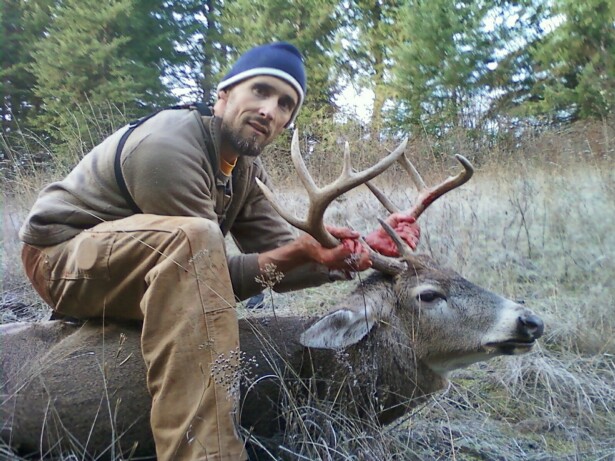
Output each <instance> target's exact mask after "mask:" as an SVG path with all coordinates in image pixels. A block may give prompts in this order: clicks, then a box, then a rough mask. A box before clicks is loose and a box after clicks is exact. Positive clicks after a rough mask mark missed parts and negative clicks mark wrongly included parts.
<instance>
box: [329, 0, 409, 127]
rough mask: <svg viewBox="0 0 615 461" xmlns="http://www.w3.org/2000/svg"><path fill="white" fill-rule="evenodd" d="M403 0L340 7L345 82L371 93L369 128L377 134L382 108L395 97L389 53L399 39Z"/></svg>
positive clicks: (362, 0) (365, 0)
mask: <svg viewBox="0 0 615 461" xmlns="http://www.w3.org/2000/svg"><path fill="white" fill-rule="evenodd" d="M401 5H402V0H352V1H350V2H349V3H348V4H343V5H342V7H343V8H344V10H345V11H344V13H343V14H342V17H344V18H345V19H346V22H347V25H346V27H345V28H344V29H343V30H342V31H340V32H341V33H340V40H341V42H342V48H343V53H342V55H341V56H340V58H339V59H340V60H342V62H343V63H344V64H345V69H347V75H348V79H349V81H351V82H354V83H356V84H358V85H359V86H361V87H363V88H368V89H370V90H372V91H373V92H374V102H373V104H372V111H371V112H372V118H371V123H370V127H371V130H372V135H377V133H379V131H380V128H381V127H382V116H383V112H382V111H383V107H384V104H385V103H386V102H387V100H390V99H391V98H392V97H394V95H395V92H394V89H393V86H392V85H391V70H392V66H393V60H392V56H391V51H392V48H393V46H394V44H395V43H396V41H397V37H398V36H399V27H400V25H399V23H398V21H397V15H398V11H399V8H400V7H401Z"/></svg>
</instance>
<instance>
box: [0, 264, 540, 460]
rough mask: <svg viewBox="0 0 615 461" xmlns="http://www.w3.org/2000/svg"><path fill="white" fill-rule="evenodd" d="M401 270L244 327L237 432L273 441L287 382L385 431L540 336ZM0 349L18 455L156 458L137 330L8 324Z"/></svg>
mask: <svg viewBox="0 0 615 461" xmlns="http://www.w3.org/2000/svg"><path fill="white" fill-rule="evenodd" d="M409 266H410V268H409V270H407V271H406V272H405V273H403V274H400V275H397V276H393V277H392V276H388V275H384V274H381V273H376V274H373V275H372V276H370V277H368V279H367V280H365V281H364V282H363V283H362V284H361V285H360V286H359V287H358V288H357V289H356V290H355V291H354V292H353V293H352V294H351V295H350V296H349V297H348V298H347V299H345V300H343V301H342V302H341V303H339V304H338V305H337V306H336V307H335V308H333V309H332V310H331V311H330V312H329V313H328V314H325V315H323V316H321V317H318V318H301V317H275V316H270V317H265V318H252V319H242V320H240V323H239V324H240V342H241V350H242V355H243V359H242V360H243V361H244V374H245V375H247V376H246V378H245V379H243V380H242V381H243V384H242V389H241V392H242V397H241V403H240V408H239V413H240V418H241V424H242V426H243V427H244V428H245V429H246V430H247V431H249V432H250V433H251V434H252V435H254V436H261V437H272V436H275V435H279V434H281V433H282V432H283V431H284V427H285V422H286V420H285V416H287V415H286V414H285V413H284V405H282V402H283V401H284V400H285V399H286V398H287V395H286V389H289V388H293V389H298V395H304V396H305V397H306V399H307V400H312V401H313V400H314V399H319V400H324V401H329V402H331V408H335V410H336V411H340V412H342V413H343V414H348V415H352V416H355V417H358V418H372V419H374V418H375V419H376V420H377V421H378V422H379V423H380V424H388V423H391V422H392V421H395V420H396V419H397V418H399V417H400V416H402V415H404V414H405V413H407V412H408V410H409V409H410V408H412V406H414V405H416V404H417V402H420V401H421V399H424V398H425V396H428V395H430V394H432V393H434V392H437V391H439V390H441V389H442V388H444V387H445V386H446V384H447V375H448V374H449V372H450V371H452V370H454V369H456V368H460V367H463V366H466V365H469V364H471V363H474V362H477V361H481V360H487V359H489V358H491V357H496V356H498V355H512V354H521V353H526V352H528V351H529V350H530V349H531V347H532V345H533V344H534V341H535V339H537V338H538V337H539V336H541V334H542V332H543V324H542V321H541V320H540V319H539V318H538V317H537V316H535V315H534V314H533V312H532V311H530V310H529V309H527V308H526V307H524V306H522V305H519V304H516V303H514V302H512V301H510V300H507V299H504V298H502V297H500V296H498V295H496V294H494V293H491V292H489V291H487V290H484V289H482V288H480V287H478V286H476V285H474V284H472V283H470V282H468V281H467V280H465V279H463V278H462V277H461V276H459V275H458V274H457V273H455V272H453V271H451V270H449V269H445V268H440V267H438V266H437V265H435V264H434V263H433V262H432V261H431V260H430V259H429V258H426V257H424V258H414V259H413V260H411V261H409ZM0 344H1V347H2V354H1V369H0V384H1V392H2V398H1V403H0V421H1V422H2V423H1V424H2V431H1V436H2V439H3V440H4V441H5V442H6V443H8V444H9V445H10V446H12V447H13V448H14V449H16V450H18V451H20V452H25V453H33V452H39V453H45V452H47V451H49V450H51V449H57V448H58V446H60V447H62V448H65V449H70V448H74V447H80V449H81V450H86V451H88V452H89V453H92V454H96V455H99V454H102V453H107V454H108V453H109V452H110V451H111V449H112V448H113V450H116V453H117V452H118V451H123V452H128V451H130V449H131V448H133V447H134V446H135V444H136V451H135V454H137V455H141V456H147V455H153V454H154V453H155V448H154V444H153V441H152V435H151V431H150V427H149V410H150V396H149V395H148V392H147V389H146V385H145V368H144V364H143V360H142V357H141V353H140V345H139V344H140V326H139V324H120V323H113V322H110V321H108V322H105V323H104V324H103V323H101V321H88V322H86V323H85V324H83V325H76V324H70V323H66V322H62V321H48V322H42V323H35V324H25V323H17V324H8V325H2V326H0ZM281 380H283V381H284V386H281V385H280V382H281ZM286 408H287V409H288V407H286ZM113 441H115V442H113ZM111 445H113V447H111Z"/></svg>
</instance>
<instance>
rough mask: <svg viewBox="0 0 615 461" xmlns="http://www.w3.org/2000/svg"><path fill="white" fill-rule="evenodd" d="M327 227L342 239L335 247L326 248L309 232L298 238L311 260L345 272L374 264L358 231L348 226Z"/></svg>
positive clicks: (357, 270)
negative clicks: (360, 240) (360, 239)
mask: <svg viewBox="0 0 615 461" xmlns="http://www.w3.org/2000/svg"><path fill="white" fill-rule="evenodd" d="M326 227H327V230H328V231H329V232H330V233H331V235H333V236H334V237H335V238H337V239H338V240H339V241H340V244H339V245H338V246H336V247H335V248H325V247H323V246H322V245H321V244H320V243H318V242H317V241H316V240H315V239H314V238H313V237H311V236H310V235H307V234H304V235H302V236H301V237H299V238H298V239H297V242H298V243H300V244H301V245H302V246H303V247H304V248H305V249H306V251H307V254H308V255H309V259H310V260H311V261H314V262H317V263H320V264H323V265H324V266H327V267H328V268H329V269H334V270H341V271H344V272H360V271H364V270H365V269H369V268H370V267H371V266H372V262H371V260H370V259H369V253H368V251H367V248H365V247H364V246H363V245H362V244H361V243H360V242H359V233H358V232H355V231H353V230H352V229H349V228H347V227H333V226H326Z"/></svg>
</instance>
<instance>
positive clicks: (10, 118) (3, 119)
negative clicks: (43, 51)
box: [0, 0, 53, 133]
mask: <svg viewBox="0 0 615 461" xmlns="http://www.w3.org/2000/svg"><path fill="white" fill-rule="evenodd" d="M52 3H53V0H31V1H29V2H27V3H26V2H23V1H20V0H4V1H3V2H1V3H0V37H2V39H1V40H0V123H1V124H2V128H1V129H2V132H3V133H9V132H10V131H11V130H13V129H14V128H16V127H17V125H18V124H19V125H20V126H22V125H27V120H26V118H27V117H28V116H31V115H32V114H36V112H37V111H38V110H39V108H40V105H41V101H40V99H39V98H37V97H36V96H35V95H34V92H33V88H34V84H35V81H36V76H35V75H34V74H33V73H32V69H31V63H32V56H31V53H32V51H33V47H34V44H35V43H36V42H37V41H38V40H39V38H40V37H42V36H43V32H44V30H45V26H46V24H47V22H48V18H49V9H50V8H51V5H52Z"/></svg>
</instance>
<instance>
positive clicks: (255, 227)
mask: <svg viewBox="0 0 615 461" xmlns="http://www.w3.org/2000/svg"><path fill="white" fill-rule="evenodd" d="M220 122H221V120H220V119H219V118H217V117H201V115H200V114H199V113H198V111H196V110H189V109H182V110H165V111H162V112H160V113H159V114H157V115H156V116H154V117H152V118H151V119H149V120H147V121H146V122H145V123H143V124H142V125H140V126H139V127H137V128H136V129H135V131H134V132H133V133H132V134H131V135H130V136H129V137H128V139H127V141H126V144H125V146H124V149H123V151H122V172H123V175H124V177H125V180H126V184H127V187H128V190H129V192H130V194H131V196H132V198H133V200H134V201H135V203H136V204H137V205H138V206H139V208H140V209H141V210H142V211H143V213H149V214H157V215H163V216H196V217H202V218H206V219H210V220H215V221H217V222H218V223H219V225H220V228H221V230H222V233H223V234H224V235H226V234H227V233H228V232H230V233H231V235H232V236H233V239H234V240H235V242H236V244H237V246H238V247H239V249H240V250H241V251H242V253H243V254H241V255H236V256H229V257H228V265H229V270H230V273H231V280H232V282H233V289H234V292H235V295H236V296H237V297H238V298H239V299H245V298H247V297H249V296H251V295H253V294H255V293H257V292H258V291H260V290H261V289H262V287H261V286H260V285H259V284H258V283H257V282H256V281H255V277H256V276H257V275H258V274H259V268H258V261H257V258H258V255H257V253H260V252H263V251H267V250H270V249H273V248H276V247H278V246H280V245H283V244H285V243H287V242H289V241H290V240H292V239H293V238H294V234H293V233H292V231H291V229H290V227H289V226H288V224H287V223H286V222H285V221H283V220H282V219H281V218H280V217H279V215H278V214H277V213H276V212H275V210H274V209H273V207H272V206H271V204H270V203H269V201H268V200H267V199H266V198H265V196H264V195H263V194H262V192H261V191H260V189H259V188H258V186H257V185H256V181H255V180H254V178H259V179H260V180H261V181H263V182H264V183H265V184H268V185H270V181H269V178H268V176H267V173H266V172H265V170H264V168H263V166H262V164H261V162H260V160H259V159H258V158H249V157H240V158H239V159H238V162H237V165H236V166H235V169H234V170H233V175H232V180H231V181H230V182H231V184H230V185H229V184H228V183H227V180H226V178H225V177H224V176H223V175H222V173H221V172H220V168H219V165H220V157H219V144H220V139H219V136H220ZM126 129H127V128H125V129H122V130H119V131H118V132H116V133H114V134H113V135H111V136H110V137H109V138H107V139H106V140H105V141H103V142H102V143H101V144H99V145H98V146H96V147H95V148H94V149H93V150H92V151H91V152H90V153H89V154H88V155H86V156H85V157H84V158H83V159H82V160H81V162H79V164H78V165H77V166H76V167H75V168H74V169H73V170H72V171H71V172H70V173H69V174H68V176H67V177H66V178H64V179H63V180H62V181H59V182H56V183H53V184H50V185H49V186H47V187H46V188H45V189H43V190H42V191H41V193H40V194H39V197H38V199H37V201H36V203H35V204H34V206H33V208H32V210H31V212H30V214H29V215H28V217H27V218H26V221H25V222H24V224H23V226H22V228H21V230H20V238H21V239H22V240H23V241H24V242H25V243H28V244H31V245H38V246H48V245H55V244H58V243H61V242H63V241H66V240H68V239H70V238H72V237H74V236H75V235H77V234H78V233H79V232H81V231H82V230H84V229H88V228H91V227H94V226H95V225H96V224H98V223H100V222H103V221H110V220H116V219H121V218H124V217H127V216H130V215H132V214H133V211H131V209H130V207H129V205H128V204H127V203H126V200H125V199H124V198H123V196H122V194H121V192H120V189H119V187H118V185H117V182H116V179H115V173H114V170H113V162H114V159H115V151H116V148H117V144H118V142H119V139H120V137H121V136H122V134H123V133H124V131H125V130H126ZM229 187H230V188H229ZM328 278H329V275H328V271H327V270H326V268H324V267H321V266H316V265H307V266H305V267H302V268H300V269H297V270H295V271H293V273H290V274H287V276H286V277H285V279H284V280H283V281H282V283H281V284H280V285H279V286H278V287H276V289H278V290H280V291H285V290H292V289H298V288H303V287H306V286H314V285H319V284H322V283H324V282H326V281H328Z"/></svg>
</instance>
